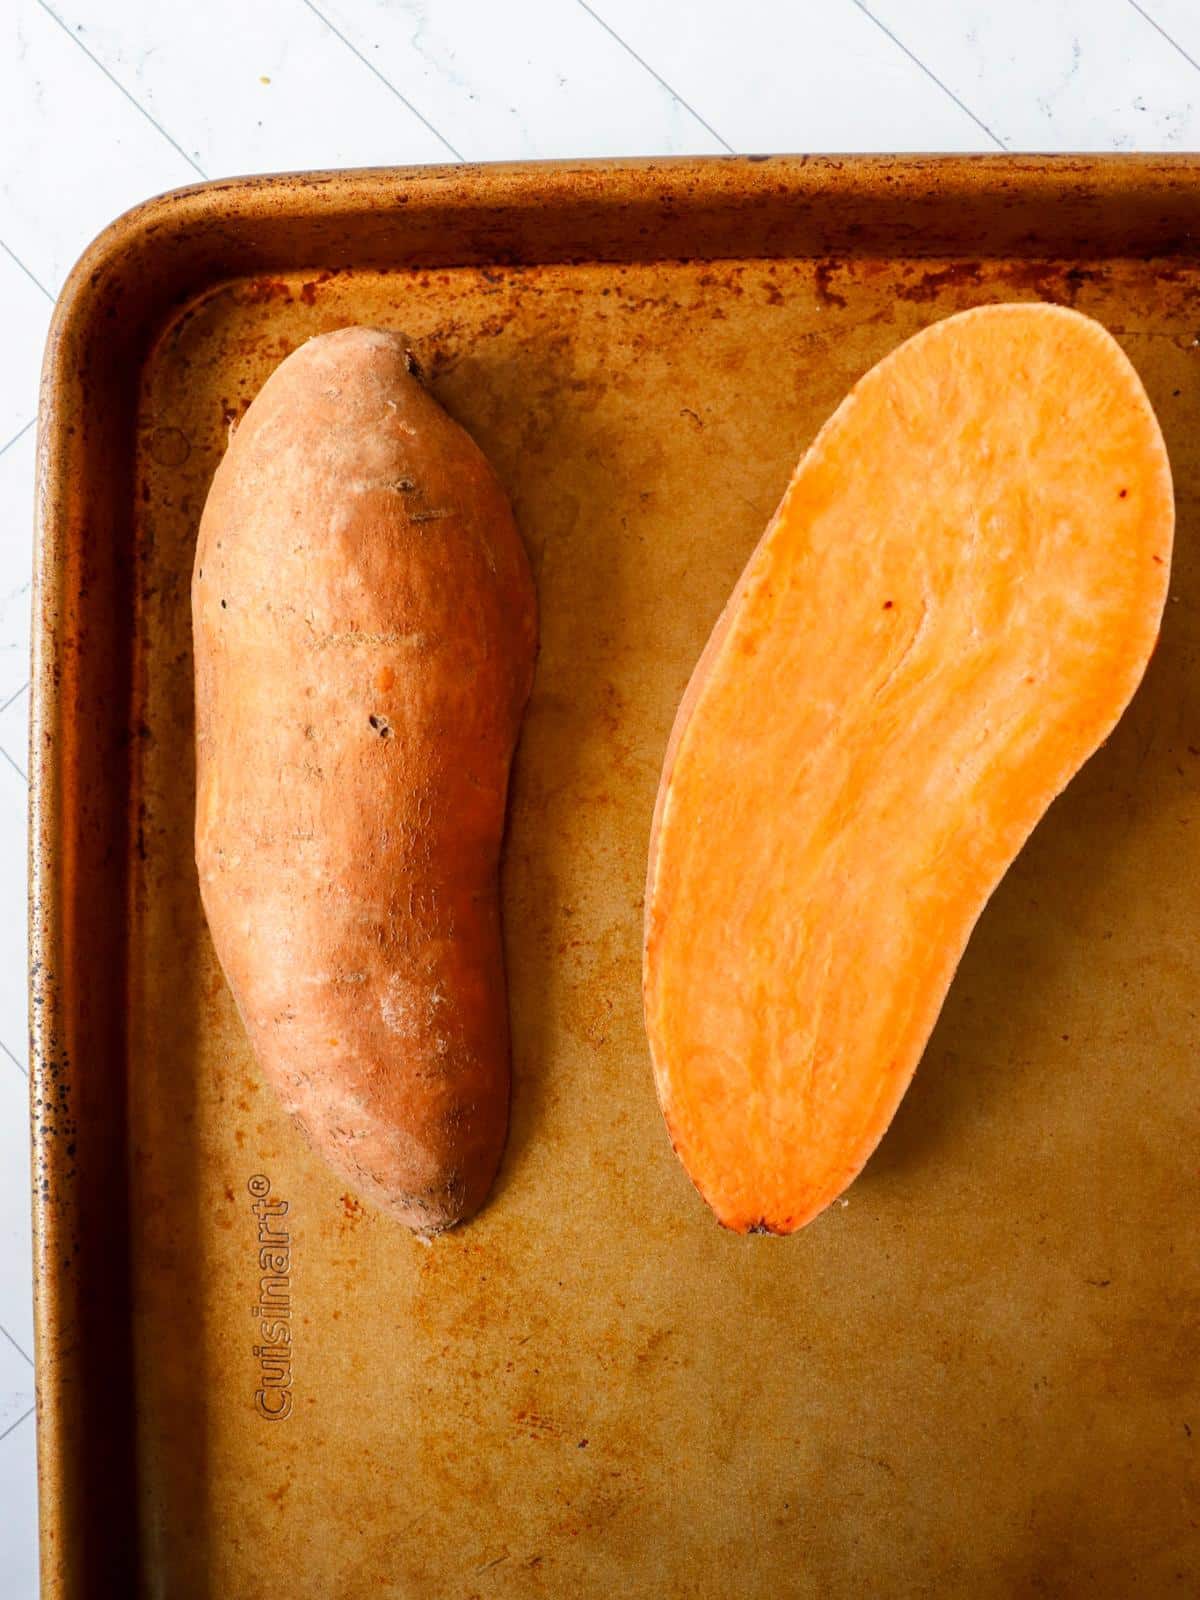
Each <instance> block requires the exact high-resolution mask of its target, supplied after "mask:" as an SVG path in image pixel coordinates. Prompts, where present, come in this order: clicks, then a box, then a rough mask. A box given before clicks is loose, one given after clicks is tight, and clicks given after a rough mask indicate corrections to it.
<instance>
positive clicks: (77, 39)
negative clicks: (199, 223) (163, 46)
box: [37, 0, 208, 178]
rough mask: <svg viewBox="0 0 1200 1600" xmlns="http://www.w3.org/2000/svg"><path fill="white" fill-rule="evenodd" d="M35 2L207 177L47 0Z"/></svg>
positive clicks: (195, 169)
mask: <svg viewBox="0 0 1200 1600" xmlns="http://www.w3.org/2000/svg"><path fill="white" fill-rule="evenodd" d="M37 3H38V5H39V6H41V8H42V10H43V11H44V12H45V13H46V15H47V16H48V17H49V18H50V19H51V21H52V22H57V23H58V25H59V27H60V28H61V29H62V31H63V32H64V33H65V34H66V36H67V38H68V39H70V40H71V41H72V43H73V44H77V45H78V46H79V48H80V49H81V50H82V51H83V53H84V55H85V56H86V57H87V58H88V60H89V61H90V62H91V63H92V65H93V66H94V67H96V68H98V69H99V71H101V72H102V73H103V74H104V76H105V77H106V78H107V79H108V81H109V83H111V84H112V85H113V87H114V88H115V89H119V90H120V92H121V93H122V94H123V95H124V96H125V98H126V100H128V101H129V104H130V105H131V106H132V107H133V108H134V110H135V111H140V112H141V114H142V116H143V117H145V119H146V121H147V122H148V123H149V124H150V126H151V127H152V128H157V130H158V132H159V133H161V134H162V136H163V138H164V139H165V140H166V141H167V143H168V144H169V145H171V147H172V148H173V149H175V150H177V151H178V152H179V154H180V155H181V156H182V157H183V159H184V160H185V161H186V162H187V164H188V166H189V167H191V169H192V171H193V172H197V173H199V174H200V176H201V177H202V178H207V177H208V173H207V172H205V170H204V168H203V167H202V166H201V165H200V164H199V162H197V161H193V160H192V158H191V156H190V155H188V153H187V151H186V150H185V149H184V148H183V146H182V145H181V144H180V143H179V141H178V139H173V138H172V137H171V135H170V134H169V133H168V132H167V130H166V129H165V128H164V127H163V125H162V123H161V122H158V121H156V119H155V118H154V117H152V116H151V115H150V113H149V112H148V111H147V110H146V108H145V106H144V105H142V103H141V101H140V100H136V99H135V98H134V96H133V95H131V94H130V92H129V90H128V89H127V88H126V87H125V85H124V84H123V83H122V82H121V80H120V78H118V77H116V76H115V75H114V74H113V73H111V72H110V71H109V70H108V68H107V67H106V66H105V65H104V63H103V61H101V60H100V58H99V56H94V55H93V54H92V52H91V51H90V50H89V49H88V47H87V45H85V44H84V42H83V40H82V39H81V38H80V37H79V35H78V34H77V33H76V32H75V31H74V30H73V29H72V28H70V27H68V26H67V24H66V23H65V22H64V21H63V19H62V18H61V17H60V16H59V14H58V12H57V11H55V10H54V9H53V8H52V7H51V6H50V5H49V4H48V3H47V0H37Z"/></svg>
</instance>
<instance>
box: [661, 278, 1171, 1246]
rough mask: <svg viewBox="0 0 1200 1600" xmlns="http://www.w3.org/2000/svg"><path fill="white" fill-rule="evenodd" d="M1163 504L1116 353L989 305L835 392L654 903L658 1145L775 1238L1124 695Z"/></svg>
mask: <svg viewBox="0 0 1200 1600" xmlns="http://www.w3.org/2000/svg"><path fill="white" fill-rule="evenodd" d="M1173 521H1174V514H1173V500H1172V491H1171V480H1170V470H1169V466H1168V462H1167V457H1166V452H1165V449H1164V446H1163V441H1162V437H1161V435H1160V432H1159V429H1158V426H1157V423H1156V421H1155V418H1154V414H1153V412H1152V410H1151V408H1150V404H1149V401H1148V400H1147V398H1146V395H1145V393H1144V391H1143V389H1142V386H1141V383H1140V382H1139V380H1138V377H1137V375H1136V373H1135V372H1134V370H1133V368H1132V366H1131V365H1130V363H1129V362H1128V360H1127V359H1126V358H1125V356H1124V355H1123V354H1122V352H1121V350H1120V349H1119V347H1118V346H1117V344H1116V343H1115V341H1114V340H1113V339H1112V338H1111V337H1110V335H1109V334H1108V333H1107V332H1106V331H1105V330H1104V329H1103V328H1101V327H1100V326H1099V325H1098V324H1097V323H1095V322H1092V321H1091V320H1089V319H1088V318H1086V317H1083V316H1081V315H1079V314H1077V313H1075V312H1072V311H1068V310H1065V309H1063V308H1060V307H1056V306H1049V305H1036V304H1035V305H999V306H990V307H986V308H980V309H978V310H974V311H968V312H965V313H963V314H962V315H959V316H954V317H951V318H949V319H947V320H946V321H944V322H940V323H938V324H936V325H934V326H932V327H930V328H928V329H926V330H925V331H924V332H922V333H920V334H918V335H917V336H916V337H915V338H912V339H910V340H909V341H908V342H907V343H905V344H903V345H901V346H900V347H899V348H898V349H897V350H896V351H894V352H893V354H891V355H890V356H888V357H887V359H886V360H884V361H882V362H881V363H880V364H879V365H878V366H877V367H875V368H874V369H873V370H872V371H871V372H869V373H867V375H866V376H865V377H864V378H863V379H862V380H861V381H860V382H859V384H858V385H857V386H856V387H855V389H854V390H853V391H852V392H851V394H850V395H849V396H848V397H847V399H846V400H845V401H844V402H843V404H842V405H841V406H840V407H839V409H838V410H837V411H836V412H835V414H834V415H833V417H832V418H831V419H830V420H829V422H828V423H827V424H826V425H825V427H824V428H823V429H822V430H821V432H820V434H819V435H818V437H817V439H816V440H815V442H814V443H813V445H812V447H811V448H810V450H809V451H808V453H807V455H806V456H805V457H804V459H803V460H802V461H801V463H800V465H799V467H798V469H797V471H796V473H795V476H794V477H793V479H792V481H791V484H790V486H789V488H788V490H787V493H786V495H785V496H784V499H783V502H782V504H781V505H780V507H779V510H778V511H777V513H776V515H775V517H774V519H773V521H772V522H771V524H770V526H769V527H768V529H767V531H766V533H765V535H764V536H763V539H762V540H761V542H760V544H759V545H758V547H757V549H756V550H755V552H754V554H753V555H752V556H751V558H750V561H749V563H748V565H747V567H746V569H745V571H744V573H743V575H742V577H741V579H740V580H739V583H738V585H737V587H736V589H735V591H734V593H733V595H732V597H731V599H730V601H729V604H728V605H727V607H726V609H725V611H724V613H723V615H722V617H721V619H720V621H719V622H718V624H717V627H716V629H715V631H714V632H713V635H712V637H711V639H710V641H709V643H708V646H707V647H706V649H705V651H704V653H703V655H702V657H701V659H700V662H699V664H698V665H697V667H696V670H695V672H694V674H693V676H692V680H691V683H690V684H689V686H688V689H687V692H686V694H685V696H684V700H683V703H682V705H681V707H680V710H679V714H678V717H677V719H676V723H675V728H674V732H673V734H672V737H671V741H670V745H669V748H668V753H667V759H666V764H665V768H664V773H663V778H662V783H661V786H660V790H659V796H658V804H657V807H656V812H655V821H654V826H653V834H652V843H651V849H650V865H649V877H648V885H647V895H646V932H645V940H646V942H645V968H644V984H645V1008H646V1024H647V1030H648V1033H649V1039H650V1046H651V1054H652V1058H653V1064H654V1071H655V1077H656V1082H657V1088H658V1093H659V1099H660V1102H661V1105H662V1109H663V1113H664V1116H665V1118H666V1121H667V1125H668V1129H669V1131H670V1135H671V1139H672V1142H673V1144H674V1146H675V1149H676V1151H677V1152H678V1154H679V1156H680V1158H681V1159H682V1161H683V1164H684V1166H685V1168H686V1169H687V1171H688V1173H689V1175H690V1176H691V1178H692V1181H693V1182H694V1184H695V1185H696V1187H697V1188H698V1189H699V1191H700V1193H701V1194H702V1195H703V1197H704V1199H705V1200H706V1201H707V1202H708V1204H709V1205H710V1206H711V1207H712V1209H713V1211H714V1212H715V1213H716V1216H717V1217H718V1219H719V1220H720V1221H721V1222H722V1223H724V1224H725V1225H726V1226H727V1227H729V1228H733V1229H735V1230H738V1231H741V1232H747V1231H751V1230H759V1231H769V1232H773V1233H790V1232H792V1231H794V1230H795V1229H797V1228H799V1227H802V1226H803V1225H804V1224H805V1223H806V1222H808V1221H809V1220H810V1219H811V1218H812V1217H814V1216H816V1214H817V1213H818V1212H819V1211H821V1210H822V1209H823V1208H824V1207H825V1206H826V1205H828V1204H829V1202H830V1201H831V1200H832V1199H833V1198H834V1197H835V1196H836V1195H837V1194H839V1193H840V1192H841V1191H842V1190H843V1189H844V1188H845V1187H846V1186H847V1184H849V1183H850V1182H851V1180H852V1179H853V1178H854V1177H855V1176H856V1174H857V1173H858V1172H859V1171H860V1170H861V1168H862V1166H863V1164H864V1163H865V1162H866V1160H867V1158H868V1157H869V1156H870V1154H871V1151H872V1150H873V1149H874V1147H875V1145H876V1144H877V1142H878V1141H879V1139H880V1138H881V1136H882V1135H883V1133H884V1131H885V1129H886V1128H887V1126H888V1123H889V1122H890V1120H891V1118H892V1116H893V1114H894V1112H895V1110H896V1107H897V1105H898V1103H899V1101H900V1098H901V1096H902V1095H903V1094H904V1091H905V1089H906V1088H907V1086H908V1083H909V1081H910V1079H911V1077H912V1074H913V1071H914V1069H915V1068H916V1065H917V1061H918V1059H919V1058H920V1055H921V1052H922V1050H923V1048H924V1046H925V1042H926V1040H927V1039H928V1037H929V1034H930V1031H931V1030H932V1028H933V1024H934V1022H935V1021H936V1019H937V1015H938V1012H939V1010H940V1008H941V1005H942V1002H943V999H944V998H945V995H946V991H947V989H948V987H949V984H950V980H951V978H952V976H953V974H954V970H955V968H956V966H957V964H958V962H959V959H960V958H961V956H962V952H963V949H964V947H965V945H966V942H967V939H968V936H969V935H970V932H971V929H972V927H973V926H974V924H975V922H976V919H977V918H978V916H979V914H980V912H981V911H982V909H983V907H984V905H985V903H986V901H987V899H988V896H989V895H990V894H991V892H992V890H993V889H994V888H995V887H996V884H997V883H998V882H999V880H1000V878H1001V877H1002V876H1003V874H1004V872H1005V870H1006V869H1007V867H1008V865H1009V863H1010V862H1011V861H1012V859H1013V857H1014V856H1015V855H1016V854H1017V852H1018V850H1019V849H1020V848H1021V845H1022V844H1023V842H1024V841H1025V839H1026V838H1027V837H1028V835H1029V833H1030V831H1031V830H1032V829H1033V827H1034V825H1035V824H1036V822H1037V821H1038V819H1039V817H1040V816H1041V815H1042V813H1043V812H1044V811H1045V810H1046V808H1047V806H1048V805H1049V804H1050V802H1051V800H1052V799H1053V798H1054V797H1055V795H1057V794H1058V793H1059V791H1060V790H1061V789H1062V788H1063V787H1064V786H1065V784H1066V783H1067V782H1068V780H1069V779H1070V778H1071V776H1072V774H1073V773H1075V772H1076V771H1077V770H1078V768H1079V767H1080V766H1081V765H1082V763H1083V762H1084V761H1085V760H1086V759H1087V757H1088V756H1089V755H1090V754H1091V753H1092V751H1094V750H1095V749H1096V747H1097V746H1098V745H1099V744H1100V743H1101V741H1102V740H1103V739H1104V738H1105V737H1106V736H1107V734H1108V733H1109V732H1110V730H1111V729H1112V727H1113V725H1114V724H1115V722H1116V721H1117V718H1118V717H1119V716H1120V714H1121V712H1122V711H1123V709H1124V708H1125V706H1126V704H1127V703H1128V701H1129V699H1130V697H1131V696H1132V694H1133V692H1134V689H1135V688H1136V687H1137V684H1138V682H1139V680H1140V679H1141V676H1142V673H1143V671H1144V669H1145V667H1146V663H1147V661H1148V659H1149V656H1150V654H1151V651H1152V649H1153V647H1154V643H1155V639H1156V637H1157V633H1158V628H1159V623H1160V620H1161V614H1162V608H1163V603H1164V600H1165V597H1166V592H1167V580H1168V574H1169V566H1170V557H1171V541H1172V533H1173Z"/></svg>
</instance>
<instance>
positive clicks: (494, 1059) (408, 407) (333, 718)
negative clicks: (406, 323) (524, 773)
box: [192, 328, 536, 1234]
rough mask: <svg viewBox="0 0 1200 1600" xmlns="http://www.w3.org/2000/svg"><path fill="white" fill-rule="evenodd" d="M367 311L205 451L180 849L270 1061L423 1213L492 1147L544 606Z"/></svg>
mask: <svg viewBox="0 0 1200 1600" xmlns="http://www.w3.org/2000/svg"><path fill="white" fill-rule="evenodd" d="M412 368H413V362H412V359H411V357H410V354H409V351H408V346H407V344H406V341H405V340H404V339H403V338H401V337H400V336H399V335H397V334H393V333H385V332H380V331H378V330H374V329H369V328H344V329H342V330H341V331H339V332H337V333H331V334H326V335H324V336H323V337H321V338H316V339H312V340H310V341H309V342H308V343H307V344H305V345H303V346H302V347H301V348H300V349H298V350H297V351H296V352H295V353H294V354H293V355H291V356H289V357H288V359H287V360H286V361H284V362H283V364H282V365H281V366H280V367H278V368H277V370H276V371H275V372H274V373H273V374H272V376H271V377H270V378H269V379H268V381H267V383H266V384H265V385H264V387H263V389H262V391H261V393H260V394H259V395H258V396H257V398H256V399H255V400H254V402H253V404H252V405H251V406H250V408H249V410H248V411H247V413H246V416H245V418H244V420H243V421H242V424H241V426H240V428H239V429H238V431H237V433H236V435H235V436H234V438H233V440H232V442H231V444H230V446H229V449H228V452H227V453H226V455H225V458H224V460H223V461H222V462H221V464H220V466H219V467H218V469H217V473H216V476H215V478H214V480H213V484H212V489H211V492H210V494H209V497H208V501H207V504H206V506H205V509H204V515H203V519H202V522H201V525H200V537H199V544H198V547H197V551H196V565H195V572H194V576H193V586H192V608H193V626H194V636H195V656H196V727H197V767H198V771H197V802H196V861H197V865H198V867H199V873H200V887H201V893H202V897H203V901H204V907H205V910H206V912H207V915H208V923H209V927H210V929H211V932H212V937H213V942H214V944H215V946H216V951H217V955H218V957H219V959H220V962H221V965H222V967H223V969H224V971H225V975H226V977H227V979H228V981H229V986H230V989H231V990H232V992H233V996H234V999H235V1000H236V1002H237V1006H238V1009H239V1011H240V1013H241V1016H242V1019H243V1021H244V1023H245V1026H246V1031H247V1033H248V1035H249V1038H250V1041H251V1044H252V1045H253V1048H254V1051H255V1054H256V1056H257V1058H258V1061H259V1063H260V1065H261V1067H262V1070H263V1072H264V1074H265V1075H266V1077H267V1078H268V1080H269V1081H270V1082H271V1083H272V1084H273V1086H274V1087H275V1089H276V1091H277V1092H278V1094H279V1096H280V1098H281V1099H282V1102H283V1104H284V1105H285V1106H286V1108H287V1109H288V1110H289V1111H290V1112H291V1113H292V1114H293V1116H294V1117H295V1119H296V1121H297V1122H298V1123H299V1124H300V1126H301V1127H302V1128H303V1129H304V1131H305V1132H306V1133H307V1135H308V1137H309V1138H310V1140H311V1141H312V1143H313V1145H314V1146H315V1148H316V1149H317V1150H318V1151H319V1152H320V1153H321V1154H322V1155H323V1156H324V1157H325V1158H326V1160H327V1161H328V1162H329V1163H330V1165H331V1166H333V1167H334V1168H335V1169H336V1170H337V1171H338V1172H339V1173H341V1174H342V1175H343V1176H344V1177H345V1178H347V1179H348V1180H349V1181H350V1182H351V1184H352V1185H354V1186H355V1187H356V1188H357V1189H358V1191H359V1192H360V1193H361V1194H363V1195H364V1196H366V1197H367V1198H368V1199H370V1200H371V1201H373V1202H375V1203H376V1204H377V1205H379V1206H381V1207H383V1208H384V1209H386V1210H387V1211H389V1212H391V1213H392V1214H394V1215H395V1216H396V1217H398V1218H399V1219H400V1220H401V1221H402V1222H404V1223H406V1224H407V1225H408V1226H409V1227H410V1228H412V1229H414V1230H415V1231H417V1232H420V1233H423V1234H432V1233H436V1232H439V1231H441V1230H442V1229H444V1228H447V1227H449V1226H451V1225H452V1224H453V1223H455V1222H458V1221H460V1220H462V1219H463V1218H464V1217H467V1216H469V1215H470V1214H471V1213H472V1212H473V1211H475V1210H476V1209H477V1208H478V1207H479V1206H480V1204H481V1203H482V1202H483V1200H484V1198H485V1196H486V1194H487V1192H488V1189H489V1187H490V1185H491V1183H492V1179H493V1176H494V1174H495V1172H496V1168H497V1164H498V1162H499V1159H500V1155H501V1151H502V1148H503V1144H504V1138H505V1133H506V1126H507V1118H508V1098H509V1036H508V1014H507V998H506V992H505V982H504V969H503V957H502V950H501V929H500V911H499V904H498V899H497V875H498V860H499V852H500V843H501V835H502V832H503V827H504V815H505V806H506V796H507V787H508V776H509V765H510V760H511V757H512V754H513V748H514V746H515V744H516V740H517V735H518V731H519V726H520V721H521V716H522V712H523V709H524V706H525V702H526V699H527V697H528V694H529V689H530V683H531V679H532V674H533V662H534V654H535V649H536V610H535V599H534V591H533V582H532V578H531V576H530V571H529V565H528V562H527V560H526V556H525V552H524V549H523V547H522V544H521V541H520V538H519V536H518V534H517V530H516V527H515V526H514V523H513V518H512V513H511V511H510V509H509V506H508V503H507V500H506V498H505V495H504V492H503V490H502V489H501V487H500V484H499V482H498V480H497V479H496V476H495V474H494V473H493V472H492V470H491V468H490V467H489V466H488V463H487V462H486V461H485V460H484V457H483V455H482V454H481V453H480V451H479V450H478V448H477V447H476V446H475V444H474V443H473V442H472V440H471V439H470V438H469V437H468V436H467V434H466V433H464V432H463V430H462V429H461V428H460V427H459V426H458V425H457V424H456V423H455V422H454V421H452V420H451V418H450V417H449V416H447V415H446V413H445V412H444V411H443V410H442V409H441V407H440V406H439V405H438V404H437V402H436V401H435V400H434V399H433V397H432V396H431V395H430V394H429V393H428V391H427V390H426V388H425V387H424V385H423V384H422V383H421V382H420V381H419V379H418V377H417V376H414V374H413V370H412Z"/></svg>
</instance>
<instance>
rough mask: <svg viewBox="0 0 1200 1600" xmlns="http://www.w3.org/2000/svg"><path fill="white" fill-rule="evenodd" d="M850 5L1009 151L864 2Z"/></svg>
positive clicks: (984, 130) (854, 0)
mask: <svg viewBox="0 0 1200 1600" xmlns="http://www.w3.org/2000/svg"><path fill="white" fill-rule="evenodd" d="M850 3H851V4H852V5H855V6H857V7H858V9H859V10H860V11H861V12H862V14H863V16H864V17H867V18H868V19H869V20H870V21H871V22H873V23H874V24H875V26H876V27H877V28H878V29H879V31H880V33H882V34H885V35H886V36H887V37H888V38H889V39H890V40H891V41H892V43H893V44H894V45H895V46H896V49H897V50H900V51H902V52H903V53H904V54H905V55H906V56H907V57H908V59H909V60H910V61H911V62H912V64H913V66H914V67H918V68H919V69H920V70H921V71H922V72H923V73H924V74H925V76H926V77H927V78H928V79H929V81H930V83H935V84H937V86H938V88H939V89H940V90H941V91H942V93H943V94H944V95H947V96H949V98H950V99H951V100H953V101H954V104H955V105H956V106H957V107H958V109H959V110H960V111H962V112H964V113H965V115H967V116H968V117H970V119H971V121H972V122H973V123H974V124H975V126H976V127H977V128H981V129H982V130H983V132H984V133H986V134H987V136H988V138H989V139H990V140H991V141H992V143H993V144H994V145H995V146H996V148H997V149H998V150H1007V149H1008V146H1007V145H1006V144H1005V142H1004V140H1003V139H1002V138H1001V137H1000V136H999V134H996V133H993V132H992V130H991V129H990V128H989V127H988V125H987V123H986V122H985V121H984V120H983V118H982V117H977V116H976V115H975V113H974V112H973V111H972V110H971V108H970V106H969V105H966V104H964V102H963V101H961V100H960V99H959V98H958V96H957V95H956V94H955V92H954V90H953V89H951V88H950V86H949V84H945V83H943V82H942V80H941V79H940V78H939V77H938V75H937V73H936V72H934V71H932V69H931V68H929V67H927V66H926V65H925V63H924V62H923V61H922V60H921V58H920V56H916V55H914V54H913V53H912V51H911V50H910V49H909V48H908V46H907V45H906V44H905V43H904V42H903V41H902V40H900V39H898V38H897V37H896V35H895V34H894V33H893V32H892V30H891V29H890V28H889V27H888V26H887V24H886V23H885V22H880V20H879V18H878V17H877V16H876V15H875V13H874V12H873V11H870V10H868V8H867V6H866V5H865V4H864V0H850Z"/></svg>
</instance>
